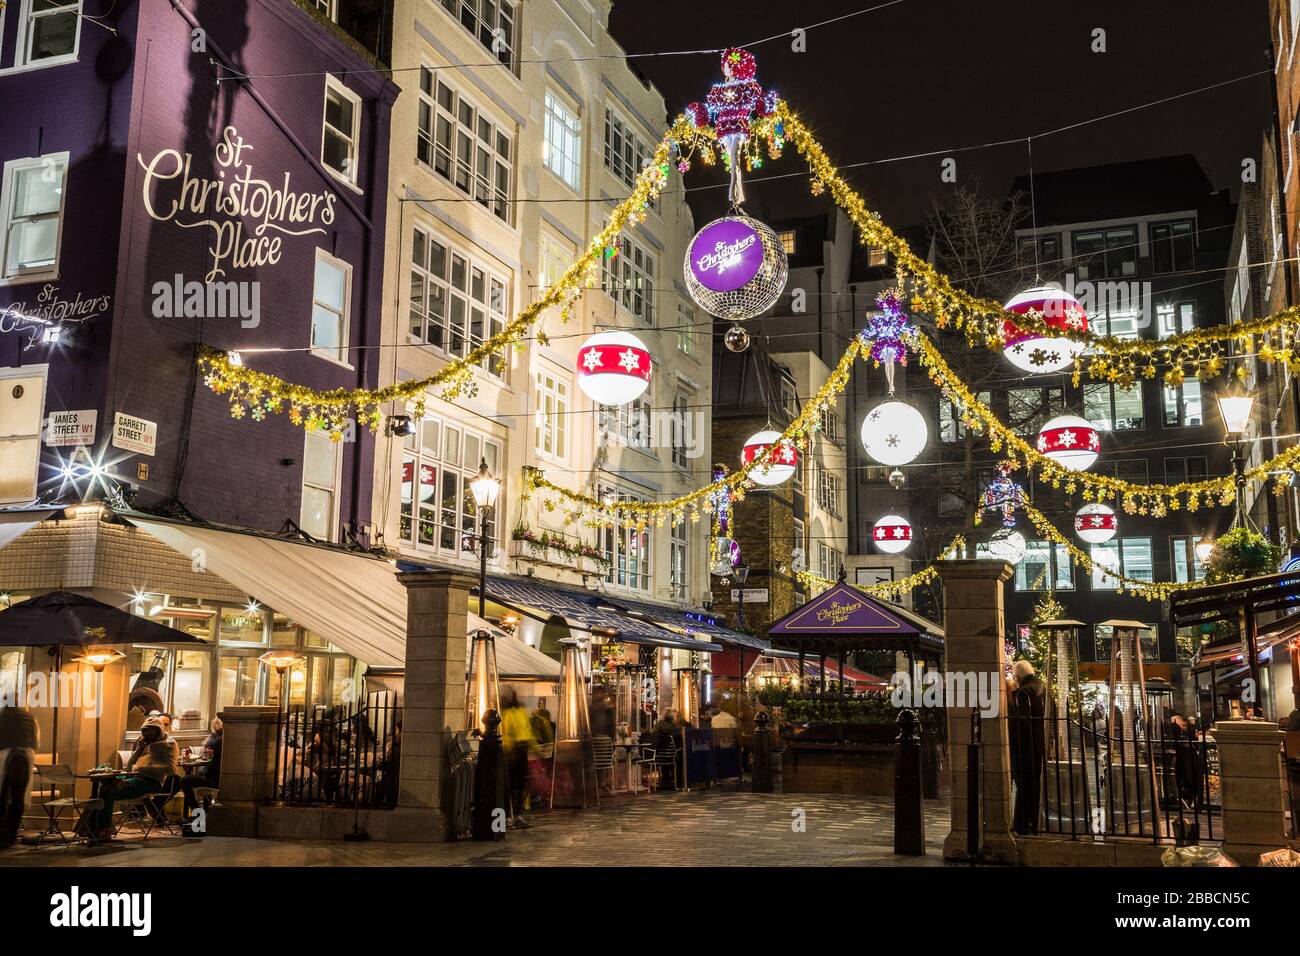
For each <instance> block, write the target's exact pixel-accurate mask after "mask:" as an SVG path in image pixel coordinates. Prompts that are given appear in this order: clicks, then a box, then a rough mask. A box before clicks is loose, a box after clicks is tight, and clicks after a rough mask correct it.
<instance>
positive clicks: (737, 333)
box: [722, 322, 749, 352]
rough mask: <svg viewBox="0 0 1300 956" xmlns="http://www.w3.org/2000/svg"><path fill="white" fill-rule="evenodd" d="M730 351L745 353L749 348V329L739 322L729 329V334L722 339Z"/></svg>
mask: <svg viewBox="0 0 1300 956" xmlns="http://www.w3.org/2000/svg"><path fill="white" fill-rule="evenodd" d="M722 341H723V342H724V343H725V344H726V346H727V349H728V351H731V352H743V351H745V349H747V348H749V329H747V328H745V327H744V326H743V325H741V324H740V323H739V322H737V323H736V324H735V325H733V326H732V327H731V328H729V329H727V334H726V335H724V336H723V337H722Z"/></svg>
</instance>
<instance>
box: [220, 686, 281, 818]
mask: <svg viewBox="0 0 1300 956" xmlns="http://www.w3.org/2000/svg"><path fill="white" fill-rule="evenodd" d="M277 714H278V708H276V707H227V708H226V709H225V710H223V711H222V712H221V713H220V714H218V715H217V716H218V717H220V718H221V722H222V724H223V725H224V730H223V733H222V742H221V787H220V796H219V797H218V803H217V804H216V805H215V806H213V808H212V810H211V812H210V813H209V814H208V818H207V825H208V833H210V834H212V835H213V836H242V837H254V836H257V807H258V805H259V804H263V803H266V802H268V801H269V800H271V799H272V797H274V795H275V730H276V717H277Z"/></svg>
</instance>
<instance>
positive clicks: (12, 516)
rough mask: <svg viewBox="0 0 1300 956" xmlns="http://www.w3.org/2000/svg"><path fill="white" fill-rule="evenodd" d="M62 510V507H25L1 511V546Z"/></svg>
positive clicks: (8, 543)
mask: <svg viewBox="0 0 1300 956" xmlns="http://www.w3.org/2000/svg"><path fill="white" fill-rule="evenodd" d="M62 510H63V509H62V508H23V509H17V510H14V511H0V548H4V547H7V546H8V545H10V544H12V543H13V542H14V541H16V540H18V538H19V537H21V536H22V535H24V534H26V533H27V532H28V531H31V530H32V528H35V527H36V526H37V525H38V524H40V523H41V522H42V521H44V520H45V519H46V518H49V517H50V516H52V515H55V514H58V513H59V512H61V511H62Z"/></svg>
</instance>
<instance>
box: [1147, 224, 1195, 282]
mask: <svg viewBox="0 0 1300 956" xmlns="http://www.w3.org/2000/svg"><path fill="white" fill-rule="evenodd" d="M1178 226H1187V227H1188V229H1189V232H1188V235H1187V239H1188V242H1190V244H1191V249H1190V252H1189V254H1190V256H1191V260H1192V261H1191V262H1190V263H1188V264H1186V265H1180V263H1179V262H1178V256H1177V241H1178V238H1179V237H1177V236H1175V235H1174V229H1175V227H1178ZM1159 229H1167V230H1169V234H1168V236H1166V237H1165V238H1164V239H1157V238H1156V231H1157V230H1159ZM1147 242H1148V243H1150V246H1151V272H1152V273H1153V274H1154V275H1176V274H1178V273H1180V272H1193V271H1195V269H1196V220H1195V219H1161V220H1159V221H1158V222H1151V223H1148V224H1147ZM1158 243H1168V245H1169V259H1170V268H1168V269H1162V268H1161V267H1160V265H1159V263H1158V261H1157V258H1156V245H1157V244H1158Z"/></svg>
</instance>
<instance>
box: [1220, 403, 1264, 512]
mask: <svg viewBox="0 0 1300 956" xmlns="http://www.w3.org/2000/svg"><path fill="white" fill-rule="evenodd" d="M1218 402H1219V414H1220V415H1222V416H1223V428H1224V431H1225V432H1227V435H1226V437H1225V438H1224V440H1223V443H1224V444H1225V445H1227V446H1228V447H1229V448H1231V449H1232V479H1233V485H1234V486H1235V488H1236V492H1237V510H1236V519H1235V524H1236V525H1237V526H1238V527H1242V528H1244V527H1245V526H1246V511H1245V502H1244V500H1243V495H1242V491H1243V490H1244V489H1245V487H1246V475H1245V471H1246V455H1245V448H1246V430H1247V429H1248V428H1249V427H1250V416H1251V413H1252V412H1253V411H1254V408H1255V396H1253V395H1251V394H1249V393H1247V392H1246V391H1245V389H1243V388H1241V387H1240V386H1234V387H1232V388H1230V389H1229V390H1228V391H1227V392H1224V393H1222V394H1220V395H1219V396H1218Z"/></svg>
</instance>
